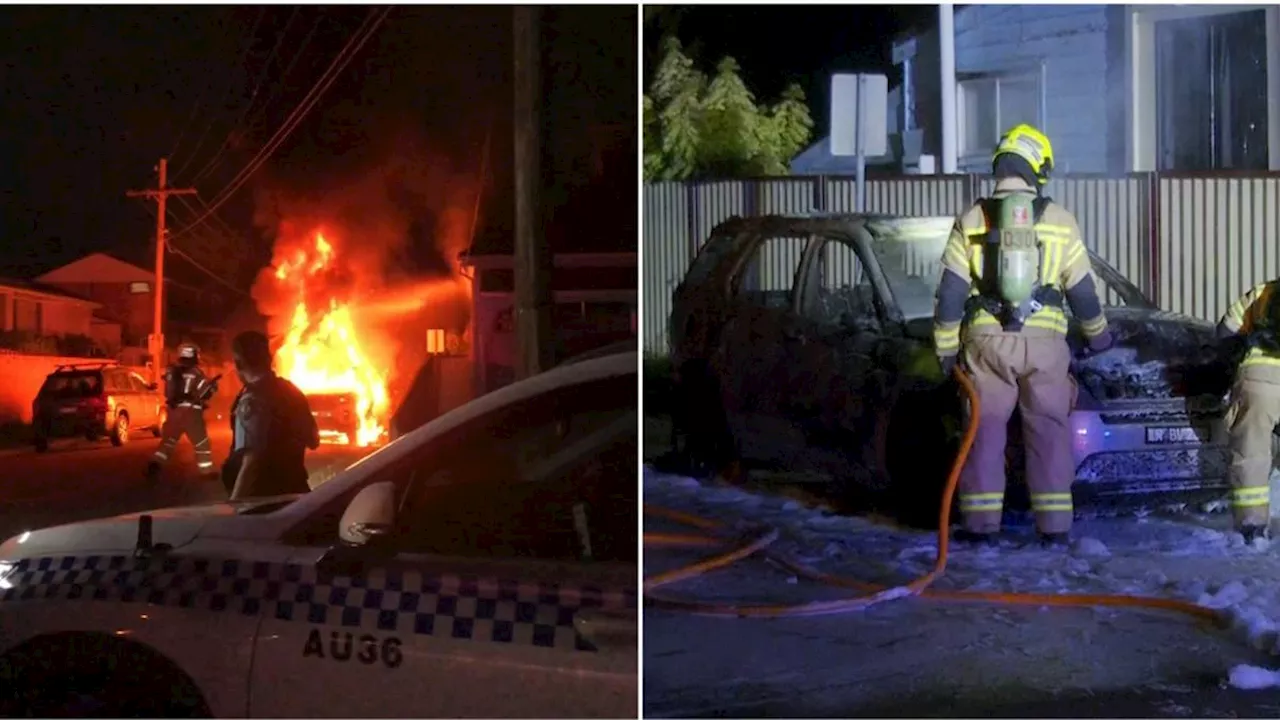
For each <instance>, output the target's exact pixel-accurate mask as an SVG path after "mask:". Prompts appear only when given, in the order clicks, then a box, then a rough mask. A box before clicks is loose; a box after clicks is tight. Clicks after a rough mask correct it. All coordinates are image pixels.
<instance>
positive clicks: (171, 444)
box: [151, 405, 214, 475]
mask: <svg viewBox="0 0 1280 720" xmlns="http://www.w3.org/2000/svg"><path fill="white" fill-rule="evenodd" d="M183 435H186V436H187V437H188V438H191V445H192V446H193V447H195V450H196V467H197V468H198V469H199V470H200V473H201V474H202V475H204V474H208V473H212V472H213V471H214V469H213V448H212V446H211V445H210V443H209V431H208V429H206V428H205V425H204V411H203V410H201V409H200V408H195V407H190V406H183V405H179V406H178V407H173V408H169V415H168V417H166V418H165V421H164V427H162V428H161V429H160V447H158V448H156V454H155V455H153V456H152V458H151V459H152V462H155V463H160V464H164V463H166V462H168V460H169V458H170V457H171V456H172V455H173V451H174V450H175V449H176V448H177V447H178V441H179V440H181V439H182V436H183Z"/></svg>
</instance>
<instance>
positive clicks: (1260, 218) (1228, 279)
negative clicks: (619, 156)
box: [642, 173, 1280, 353]
mask: <svg viewBox="0 0 1280 720" xmlns="http://www.w3.org/2000/svg"><path fill="white" fill-rule="evenodd" d="M990 189H991V185H990V180H989V178H984V177H981V176H977V175H961V176H949V177H939V176H929V177H924V176H905V177H899V178H889V179H875V180H870V181H868V183H867V205H868V209H869V210H870V211H872V212H879V213H892V214H900V215H909V216H934V215H956V214H958V213H959V212H960V211H961V210H963V209H964V208H965V207H967V206H968V205H969V203H971V202H972V201H973V199H975V198H977V197H981V196H982V194H984V193H986V192H989V191H990ZM1048 193H1049V194H1050V195H1051V196H1052V197H1053V198H1054V199H1055V200H1057V201H1058V202H1060V203H1061V204H1062V205H1063V206H1064V207H1066V208H1067V209H1068V210H1071V211H1072V212H1073V213H1074V214H1075V215H1076V217H1077V219H1078V221H1079V223H1080V228H1081V231H1082V232H1083V235H1084V239H1085V242H1086V244H1088V245H1089V247H1091V248H1093V249H1094V250H1096V251H1097V252H1098V254H1099V255H1101V256H1102V257H1103V258H1104V259H1106V260H1107V261H1108V262H1109V263H1111V264H1112V265H1114V266H1115V267H1116V269H1118V270H1120V271H1121V272H1122V273H1124V275H1125V276H1127V277H1128V278H1129V279H1130V280H1131V281H1132V282H1133V283H1134V284H1136V285H1137V286H1138V287H1140V288H1141V289H1142V290H1143V291H1144V292H1145V293H1146V294H1147V295H1148V296H1149V297H1151V298H1152V299H1153V300H1154V301H1155V302H1156V303H1157V304H1158V305H1159V306H1160V307H1162V308H1164V309H1166V310H1170V311H1173V312H1178V313H1183V314H1186V315H1190V316H1193V317H1198V318H1202V319H1204V320H1208V321H1211V322H1213V321H1216V320H1217V319H1218V318H1219V317H1221V315H1222V313H1223V312H1225V311H1226V308H1227V306H1228V305H1229V304H1230V303H1231V302H1233V301H1234V300H1235V299H1236V298H1237V297H1239V296H1240V295H1241V294H1242V293H1243V292H1244V291H1245V290H1247V289H1248V288H1250V287H1252V286H1253V285H1254V284H1256V283H1258V282H1262V281H1264V280H1267V279H1270V278H1273V277H1276V276H1280V246H1277V244H1276V240H1275V239H1276V238H1277V237H1280V173H1261V174H1255V175H1240V174H1237V175H1232V176H1229V177H1223V176H1197V177H1186V176H1178V175H1159V174H1155V173H1134V174H1130V175H1125V176H1120V177H1099V176H1084V177H1059V178H1057V179H1055V180H1054V181H1053V182H1051V183H1050V184H1049V187H1048ZM853 198H854V182H853V180H851V179H849V178H828V177H803V178H795V177H793V178H778V179H769V180H754V181H733V182H715V183H654V184H649V185H646V186H645V188H644V204H643V207H644V235H643V244H644V250H643V252H644V262H643V278H642V282H643V290H642V292H643V294H644V300H643V302H644V305H643V332H644V349H645V351H646V352H651V353H664V352H666V350H667V319H668V317H669V315H670V313H671V294H672V292H673V291H674V290H675V288H676V285H677V284H678V283H679V282H680V280H681V279H682V278H683V276H684V273H685V272H686V270H687V269H688V267H689V263H690V262H691V260H692V259H693V257H694V255H695V254H696V253H697V251H698V249H699V248H700V247H701V245H702V243H703V242H704V241H705V240H706V238H707V236H708V235H709V234H710V232H711V230H712V229H713V228H714V227H715V226H716V225H717V224H718V223H720V222H722V221H724V220H726V219H728V218H729V217H732V216H734V215H747V216H750V215H760V214H768V213H783V214H786V213H805V212H813V211H822V210H826V211H832V212H853V211H854V209H855V208H854V201H853ZM792 255H794V251H785V250H782V251H775V253H774V254H773V255H772V256H768V257H765V258H762V261H761V262H760V264H759V268H760V275H759V276H758V279H757V282H759V283H761V284H763V285H764V286H766V287H773V288H785V287H788V286H789V284H790V282H791V276H790V273H791V270H793V269H794V261H795V260H796V258H794V257H792ZM923 261H927V258H925V259H923V260H922V262H923ZM857 271H858V268H857V265H856V263H855V262H853V261H852V259H851V258H850V259H846V260H844V261H839V262H834V263H831V264H830V265H829V266H828V267H827V269H826V281H827V282H828V283H829V284H831V285H838V284H844V283H846V282H856V278H857ZM1115 300H1116V299H1115V298H1111V301H1112V302H1115Z"/></svg>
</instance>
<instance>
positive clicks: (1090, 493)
mask: <svg viewBox="0 0 1280 720" xmlns="http://www.w3.org/2000/svg"><path fill="white" fill-rule="evenodd" d="M953 220H954V219H953V218H950V217H933V218H907V217H894V216H884V215H822V216H795V217H783V216H766V217H754V218H733V219H730V220H728V221H726V222H724V223H722V224H720V225H719V226H717V227H716V228H715V229H714V230H713V231H712V233H711V235H710V238H709V239H708V240H707V242H706V243H705V244H704V245H703V246H702V248H701V251H700V252H699V254H698V256H697V258H696V259H695V260H694V262H693V263H692V265H691V267H690V269H689V271H688V273H687V274H686V276H685V278H684V280H683V282H682V283H681V284H680V286H679V287H678V288H677V290H676V292H675V296H674V305H673V312H672V315H671V321H670V322H671V325H670V337H671V342H672V355H673V361H674V363H675V366H676V367H677V368H680V367H688V368H694V367H696V368H702V370H700V371H699V372H696V373H694V372H690V373H687V375H688V376H690V377H694V376H697V377H700V378H703V380H702V381H701V382H702V383H703V384H704V385H706V386H707V387H701V388H686V391H688V392H692V393H695V394H696V393H713V394H714V397H718V398H719V399H720V400H721V402H722V404H723V408H724V414H723V418H724V424H726V425H727V427H724V428H711V429H710V431H711V432H720V433H721V434H722V435H723V436H724V437H727V438H731V440H732V442H731V445H732V447H733V448H734V451H735V452H736V454H737V457H738V459H740V460H741V461H743V462H744V463H747V464H749V465H757V466H760V465H763V466H774V467H782V468H786V469H787V470H788V471H801V472H807V473H819V474H822V475H826V476H829V477H832V478H838V480H836V481H835V488H836V490H837V491H838V493H839V494H840V495H841V496H843V497H844V498H846V499H850V500H857V501H858V502H859V503H860V504H862V503H866V504H870V505H873V506H879V507H885V506H889V507H892V508H895V509H896V510H897V511H898V512H900V513H901V512H911V511H912V509H916V510H918V511H920V512H924V513H925V516H924V517H923V518H922V521H925V522H928V521H930V520H932V521H935V522H936V519H934V518H935V517H936V516H935V515H934V514H935V512H936V508H937V504H936V502H935V501H933V500H930V501H928V502H921V499H922V498H923V497H925V495H924V493H933V494H932V495H930V496H929V497H933V498H936V497H938V495H937V493H940V492H941V489H942V486H943V484H944V482H945V479H946V475H947V469H948V468H949V466H950V464H951V462H952V459H953V458H954V457H955V453H956V451H957V446H958V439H959V432H958V430H959V428H960V427H961V426H962V422H961V420H962V417H963V413H964V407H963V406H962V402H961V400H960V398H959V395H958V390H957V389H956V387H955V386H954V384H952V383H949V382H946V381H945V380H944V378H943V377H942V375H941V370H940V367H939V365H938V362H937V359H936V356H935V354H934V350H933V347H932V343H933V340H932V330H933V296H934V290H935V287H936V283H937V280H938V277H939V273H940V265H939V262H938V259H939V258H940V257H941V255H942V249H943V246H944V245H945V243H946V240H947V237H948V234H949V232H950V229H951V226H952V223H953ZM1090 258H1091V260H1092V262H1093V266H1094V270H1095V273H1096V275H1097V276H1098V278H1099V281H1100V283H1101V287H1102V288H1104V289H1105V298H1104V304H1105V305H1106V306H1107V308H1106V312H1107V317H1108V319H1109V320H1110V323H1111V327H1112V329H1113V330H1114V331H1115V333H1116V339H1117V343H1116V348H1115V349H1114V350H1112V351H1109V352H1107V353H1104V354H1102V355H1098V356H1096V357H1093V358H1091V359H1088V360H1083V361H1077V362H1076V363H1075V364H1074V366H1073V375H1074V377H1075V380H1076V382H1077V389H1078V397H1077V401H1076V404H1075V408H1074V411H1073V414H1072V417H1071V428H1072V433H1073V438H1074V449H1075V462H1076V485H1075V493H1076V496H1077V503H1078V504H1080V505H1092V506H1093V507H1095V508H1097V507H1100V506H1108V505H1109V506H1113V507H1119V508H1124V507H1132V506H1133V505H1135V504H1146V503H1147V502H1150V501H1155V500H1158V501H1162V502H1163V501H1165V500H1169V501H1186V500H1190V499H1193V498H1194V499H1204V498H1208V497H1212V496H1219V495H1221V494H1223V493H1224V491H1225V489H1226V488H1227V480H1226V478H1227V469H1228V467H1229V462H1230V456H1229V452H1228V451H1227V448H1226V446H1225V434H1224V431H1223V428H1222V422H1221V421H1222V416H1223V413H1224V410H1225V404H1224V397H1225V393H1226V391H1227V389H1228V383H1229V380H1230V377H1231V372H1230V367H1229V366H1228V365H1227V361H1226V360H1225V359H1223V358H1220V357H1219V356H1218V355H1217V354H1216V352H1215V351H1214V350H1213V347H1212V340H1213V326H1212V325H1211V324H1210V323H1207V322H1203V321H1200V320H1196V319H1193V318H1189V317H1184V316H1180V315H1174V314H1172V313H1167V312H1162V311H1160V310H1159V309H1158V308H1157V307H1156V306H1155V305H1154V304H1153V303H1152V302H1151V301H1150V300H1149V299H1148V298H1146V297H1145V296H1144V295H1143V293H1142V292H1141V291H1140V290H1139V289H1138V288H1137V287H1136V286H1135V285H1134V284H1133V283H1131V282H1129V281H1128V280H1127V279H1126V278H1125V277H1124V276H1123V275H1122V274H1121V273H1120V272H1119V271H1117V270H1116V269H1115V268H1114V267H1112V266H1111V265H1109V264H1108V263H1107V262H1105V261H1104V260H1102V259H1101V258H1100V257H1098V256H1097V255H1096V254H1094V253H1093V252H1092V251H1091V252H1090ZM1068 312H1069V310H1068ZM1068 341H1069V342H1070V343H1072V346H1073V347H1076V348H1078V347H1080V345H1081V343H1082V342H1083V341H1082V337H1081V335H1080V331H1079V328H1078V325H1077V324H1076V323H1075V321H1074V319H1073V320H1072V329H1071V333H1070V336H1069V338H1068ZM702 397H706V395H703V396H702ZM1019 429H1020V423H1018V422H1017V418H1016V417H1015V418H1014V419H1013V421H1011V427H1010V433H1011V434H1010V443H1009V460H1010V462H1009V471H1010V472H1009V489H1010V504H1011V505H1012V506H1014V507H1017V506H1018V505H1021V506H1022V507H1024V508H1025V506H1026V505H1027V498H1026V489H1025V483H1023V482H1022V479H1021V475H1022V472H1023V463H1022V461H1021V452H1022V449H1021V441H1020V438H1019V437H1018V435H1019V432H1018V431H1019ZM695 431H701V432H707V431H708V429H707V428H705V427H703V428H699V429H698V430H695Z"/></svg>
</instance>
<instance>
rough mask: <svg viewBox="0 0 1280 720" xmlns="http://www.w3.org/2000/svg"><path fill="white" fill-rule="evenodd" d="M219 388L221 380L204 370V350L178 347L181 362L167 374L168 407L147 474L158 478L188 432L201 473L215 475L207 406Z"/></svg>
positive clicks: (165, 375) (166, 399) (174, 365)
mask: <svg viewBox="0 0 1280 720" xmlns="http://www.w3.org/2000/svg"><path fill="white" fill-rule="evenodd" d="M217 389H218V379H217V378H213V379H210V378H208V377H206V376H205V374H204V371H203V370H201V369H200V349H199V348H197V347H196V346H195V345H192V344H190V343H186V344H183V345H182V347H180V348H178V362H177V363H175V364H173V365H170V366H169V367H168V368H167V369H166V370H165V373H164V402H165V407H166V408H167V411H166V415H165V421H164V425H163V427H162V428H161V430H160V437H161V440H160V447H159V448H157V449H156V452H155V454H154V455H152V456H151V462H150V463H148V464H147V477H148V478H150V479H151V480H156V479H158V478H159V477H160V469H161V467H163V465H164V463H166V462H168V461H169V456H171V455H172V454H173V451H174V450H175V449H176V448H177V446H178V441H179V440H181V439H182V436H183V435H186V436H187V437H188V438H190V439H191V444H192V446H194V447H195V451H196V467H197V468H199V470H200V474H201V475H212V474H213V472H214V470H213V448H212V446H211V445H210V443H209V430H208V428H207V427H206V426H205V423H204V409H205V405H206V404H207V403H208V402H209V399H210V398H211V397H212V396H213V393H214V392H216V391H217Z"/></svg>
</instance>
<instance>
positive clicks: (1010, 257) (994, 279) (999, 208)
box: [965, 192, 1063, 330]
mask: <svg viewBox="0 0 1280 720" xmlns="http://www.w3.org/2000/svg"><path fill="white" fill-rule="evenodd" d="M1050 202H1051V200H1050V199H1049V198H1047V197H1039V196H1036V195H1033V194H1032V193H1028V192H1015V193H1011V194H1010V195H1007V196H1005V197H1003V198H984V199H983V200H981V201H979V204H980V206H981V207H982V212H983V215H984V216H985V218H986V224H987V234H986V237H985V238H984V239H983V248H982V277H981V279H980V280H979V281H978V294H977V295H974V296H972V297H970V298H969V301H968V303H967V306H966V308H965V310H966V321H968V320H972V319H973V315H974V314H975V313H977V312H978V311H979V310H986V311H987V312H988V313H990V314H991V315H992V316H993V317H994V318H996V320H997V321H999V322H1000V325H1001V326H1002V327H1003V328H1004V329H1005V330H1020V329H1021V328H1022V326H1023V324H1024V323H1026V321H1027V319H1028V318H1030V317H1031V316H1032V315H1034V314H1036V313H1037V312H1039V311H1040V310H1042V309H1043V308H1045V307H1057V308H1061V307H1062V303H1063V295H1062V291H1061V290H1059V289H1058V288H1056V287H1053V286H1052V285H1042V284H1041V282H1040V268H1041V262H1043V259H1042V256H1043V252H1042V248H1041V244H1040V240H1039V238H1038V237H1037V235H1036V225H1037V224H1039V222H1040V220H1041V218H1042V217H1043V216H1044V211H1045V208H1047V207H1048V206H1049V203H1050Z"/></svg>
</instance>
